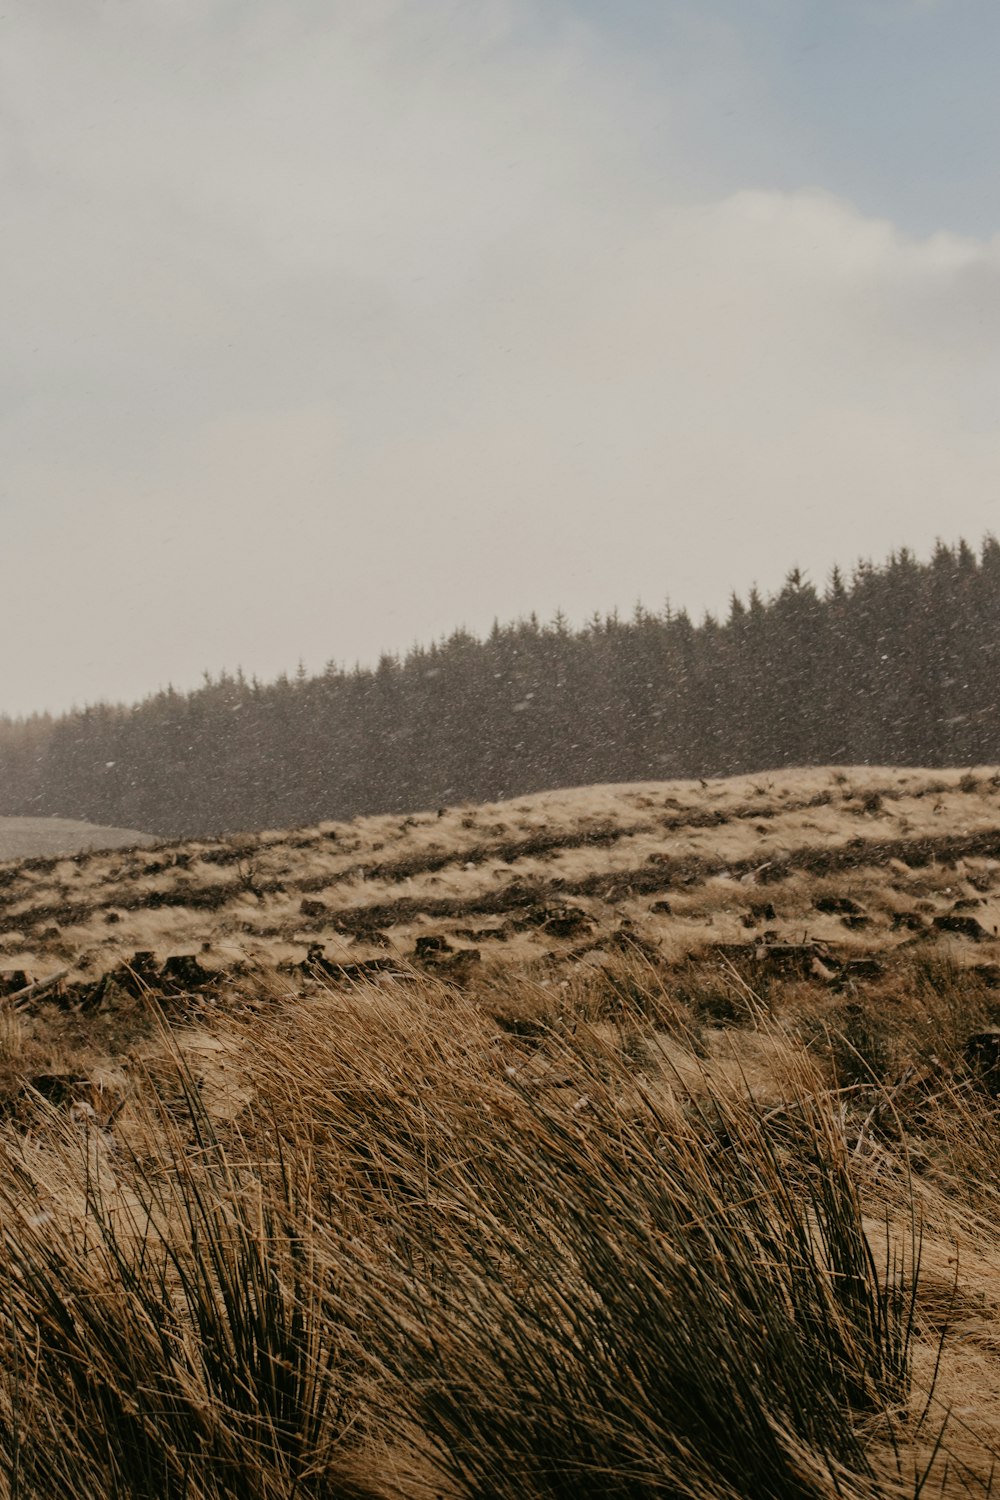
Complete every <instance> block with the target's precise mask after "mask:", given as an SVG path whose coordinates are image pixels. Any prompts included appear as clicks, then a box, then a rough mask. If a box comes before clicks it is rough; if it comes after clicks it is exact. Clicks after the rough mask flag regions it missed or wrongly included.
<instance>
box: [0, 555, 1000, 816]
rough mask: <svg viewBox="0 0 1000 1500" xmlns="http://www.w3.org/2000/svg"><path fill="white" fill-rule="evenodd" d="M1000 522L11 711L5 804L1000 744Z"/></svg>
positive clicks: (269, 795)
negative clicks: (719, 613) (351, 655)
mask: <svg viewBox="0 0 1000 1500" xmlns="http://www.w3.org/2000/svg"><path fill="white" fill-rule="evenodd" d="M998 682H1000V543H998V542H997V541H996V540H995V539H994V538H992V537H988V538H987V539H986V540H985V541H984V542H983V544H982V546H981V547H980V548H979V550H978V552H977V551H976V550H975V549H973V548H972V547H970V546H969V545H968V544H967V543H965V542H960V543H959V544H958V545H957V546H955V547H949V546H946V545H944V544H943V543H941V544H939V545H938V546H937V548H936V550H935V551H934V554H933V556H932V557H931V558H930V559H929V560H928V561H926V562H921V561H920V560H918V559H917V558H916V557H915V556H914V555H913V554H912V553H911V552H909V551H908V550H906V549H904V550H902V551H900V552H897V553H894V554H893V555H892V556H891V557H890V558H889V559H888V560H887V561H886V562H885V563H884V564H882V565H880V566H876V565H873V564H872V563H867V562H866V563H860V564H858V566H857V567H856V568H855V569H854V570H853V573H852V574H851V575H850V576H849V577H848V578H845V577H844V576H843V575H842V574H841V572H840V571H839V570H836V569H835V570H834V572H833V574H832V576H831V578H830V580H829V582H828V584H827V586H826V587H825V588H824V589H823V590H822V591H819V590H817V589H816V588H815V587H814V586H813V585H812V584H811V583H810V582H809V581H808V580H807V579H805V578H804V577H803V576H802V574H801V573H800V572H799V571H798V570H793V571H792V572H791V573H789V575H788V577H787V578H786V580H785V583H784V586H783V587H782V588H781V589H780V590H779V591H778V592H777V593H776V594H774V595H773V596H772V597H769V598H767V599H764V598H762V597H761V595H760V594H759V593H758V591H757V590H756V589H754V590H753V591H751V593H750V595H749V598H747V599H742V598H739V597H737V596H735V595H734V596H733V598H732V600H731V604H730V607H729V611H728V614H727V617H726V618H725V619H724V620H722V619H717V618H715V617H713V616H712V615H706V616H705V618H704V620H703V621H701V623H699V624H695V623H694V622H693V621H692V620H691V619H690V617H689V616H688V615H687V614H686V613H685V612H684V611H683V610H681V611H677V612H674V611H672V610H670V609H669V608H668V609H665V610H664V611H663V612H661V613H652V612H649V611H647V610H645V609H641V608H637V609H636V610H635V612H634V613H633V615H632V616H631V617H630V618H628V619H623V618H620V617H619V616H618V615H617V614H612V615H609V616H600V617H598V616H595V617H594V618H593V619H592V620H591V621H589V622H588V623H587V624H586V625H585V626H583V627H582V628H579V629H572V628H570V627H569V626H568V625H567V624H566V621H565V620H564V619H562V618H561V617H559V616H557V617H556V619H555V620H553V621H551V622H550V623H547V624H541V623H539V621H538V620H537V619H536V618H535V617H533V616H532V617H531V618H529V619H527V620H520V621H518V622H516V623H513V624H509V625H505V626H501V625H496V626H494V628H493V630H492V632H491V633H490V635H489V636H488V637H487V638H486V639H478V638H477V637H475V636H473V635H470V634H468V633H467V632H465V631H456V632H455V633H454V634H453V635H451V636H450V637H449V638H448V639H446V640H443V641H440V642H437V643H435V644H433V645H430V646H426V647H418V648H414V649H413V650H411V651H410V652H409V653H408V654H407V655H406V656H405V657H402V658H400V657H395V656H384V657H383V658H382V660H381V661H380V662H379V663H378V665H377V666H376V667H374V668H371V669H368V668H361V667H358V668H355V669H354V670H352V671H350V670H344V669H342V668H340V667H338V666H335V665H334V664H332V663H331V665H330V666H328V667H327V669H326V670H325V671H324V672H322V673H320V674H318V675H316V676H309V675H307V674H306V673H305V672H303V671H301V670H300V672H299V673H298V675H297V676H294V677H287V676H283V677H280V678H279V679H278V680H277V681H275V682H270V683H261V682H258V681H257V680H255V679H247V678H246V677H245V676H244V675H243V673H242V672H236V673H235V675H233V674H228V673H224V674H223V675H222V676H220V677H218V678H215V679H212V678H210V677H206V679H205V682H204V684H203V686H201V687H199V688H198V689H196V690H195V691H193V692H189V693H180V692H176V691H175V690H174V689H172V688H168V689H166V690H165V691H161V692H158V693H156V694H154V695H153V696H151V697H149V698H147V699H145V700H144V701H143V702H141V703H139V704H136V705H133V706H123V705H110V704H98V705H95V706H92V707H87V708H84V709H80V710H75V711H73V712H72V713H68V714H65V715H63V716H60V717H55V718H53V717H50V716H48V715H36V716H33V717H31V718H27V719H19V720H12V719H0V815H4V816H12V815H13V816H25V815H34V816H41V815H51V816H59V817H69V818H84V819H87V820H89V821H92V822H96V823H103V824H115V825H118V826H121V827H129V828H140V829H144V830H148V831H150V832H153V833H157V834H161V835H164V836H176V837H181V836H186V835H192V834H208V833H216V832H228V831H234V830H238V829H251V828H265V827H286V826H294V825H296V824H303V823H311V822H315V821H316V820H318V819H320V818H347V817H353V816H355V815H357V814H361V813H375V812H403V811H409V810H414V809H417V808H427V807H434V806H437V805H440V804H443V803H446V802H461V801H477V802H478V801H493V800H497V799H500V798H504V797H512V796H521V795H524V794H526V793H529V792H534V791H541V790H544V789H546V788H551V787H556V786H574V785H583V784H587V783H590V782H614V781H639V780H648V779H661V778H668V777H687V776H701V777H710V776H726V775H732V774H736V773H741V772H749V771H759V770H765V769H772V768H777V767H779V766H788V765H810V764H827V763H839V764H845V765H846V764H884V765H903V764H913V765H923V766H943V765H966V764H982V763H990V762H995V761H1000V691H998Z"/></svg>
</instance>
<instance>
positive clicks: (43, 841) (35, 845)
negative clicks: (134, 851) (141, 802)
mask: <svg viewBox="0 0 1000 1500" xmlns="http://www.w3.org/2000/svg"><path fill="white" fill-rule="evenodd" d="M154 842H155V840H154V839H153V838H152V837H151V835H150V834H148V833H139V832H138V830H137V829H135V828H102V827H101V826H100V825H99V824H97V823H80V822H76V821H74V820H73V819H71V818H0V860H9V859H32V858H34V857H35V856H38V855H52V854H79V853H82V852H83V851H85V850H88V849H128V848H132V847H134V846H135V845H137V844H152V843H154Z"/></svg>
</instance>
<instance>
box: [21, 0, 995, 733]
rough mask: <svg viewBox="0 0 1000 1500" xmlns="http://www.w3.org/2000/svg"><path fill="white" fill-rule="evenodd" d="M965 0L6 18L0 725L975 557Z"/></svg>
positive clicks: (974, 98)
mask: <svg viewBox="0 0 1000 1500" xmlns="http://www.w3.org/2000/svg"><path fill="white" fill-rule="evenodd" d="M998 57H1000V6H997V5H996V4H995V3H994V0H836V3H833V0H615V3H614V4H609V3H607V0H281V3H280V4H279V3H277V0H44V3H42V4H40V3H38V0H7V3H6V5H5V6H4V7H3V8H2V9H0V173H2V193H3V198H2V201H3V205H4V219H3V233H2V234H0V288H2V291H0V298H2V299H3V319H2V329H3V336H2V339H0V544H2V545H0V558H2V585H0V597H2V601H3V612H4V616H5V628H4V629H3V631H2V633H0V714H2V713H7V714H10V715H21V714H27V713H30V712H32V711H35V710H45V709H47V710H50V711H60V710H63V709H66V708H69V707H70V706H71V705H74V704H75V705H82V704H84V703H92V702H96V701H100V700H113V701H132V700H136V699H139V698H141V697H143V696H145V695H146V694H147V693H150V692H155V691H156V690H158V689H159V688H161V687H164V686H166V685H167V684H168V683H170V684H173V685H174V686H175V687H179V688H188V687H192V686H195V685H197V683H198V682H199V681H200V680H201V678H202V674H203V673H204V672H206V671H207V672H210V673H212V674H217V673H218V672H219V671H221V670H223V669H228V670H234V669H236V668H237V667H242V668H243V669H244V671H246V672H247V673H248V674H255V675H257V676H259V677H261V678H264V679H269V678H272V677H274V676H276V675H277V674H278V673H280V672H282V671H286V670H287V671H290V672H291V671H294V670H295V669H296V667H297V664H298V663H299V662H300V661H301V662H303V663H304V664H305V666H306V668H307V669H308V670H310V671H313V670H322V668H323V667H324V666H325V664H326V663H328V662H330V661H333V662H337V663H340V664H343V665H345V666H348V667H350V666H352V665H353V664H354V663H355V662H358V661H360V662H362V663H365V664H370V663H374V662H375V661H377V659H378V657H379V655H380V654H381V653H382V652H397V653H405V652H406V650H407V649H408V648H409V647H410V646H411V645H412V644H414V643H416V642H420V643H429V642H430V641H431V640H434V639H438V638H440V637H441V636H443V635H447V634H449V633H450V632H451V631H452V630H454V629H455V628H458V627H462V628H466V629H469V630H473V631H477V632H485V631H487V630H488V629H489V628H490V625H491V624H492V622H493V620H494V619H500V620H501V621H506V620H510V619H514V618H517V617H518V616H521V615H523V614H526V613H528V612H530V611H535V612H536V613H537V614H538V615H539V616H540V617H541V618H543V619H546V618H550V617H551V616H552V615H554V614H555V612H556V611H557V610H561V611H562V612H563V613H564V614H565V615H566V616H567V617H568V618H569V619H570V621H572V622H574V623H580V622H582V621H584V620H585V619H586V618H588V617H589V616H591V615H592V614H593V613H594V612H595V611H601V612H604V611H607V610H611V609H614V608H618V609H619V610H621V611H622V612H628V611H630V610H631V608H632V607H633V606H634V605H635V604H636V603H637V602H639V601H641V602H642V603H643V604H644V605H645V606H646V607H647V608H649V609H659V608H661V607H663V605H664V604H665V603H666V601H668V600H669V601H670V602H671V603H672V605H673V607H675V608H680V607H684V608H687V609H688V610H689V611H690V612H691V613H692V615H693V616H694V617H696V618H699V617H700V616H701V614H702V613H703V611H704V610H706V609H710V610H712V611H715V612H720V611H721V612H724V611H725V609H726V606H727V601H728V598H729V595H730V593H731V591H732V590H734V589H735V590H736V591H737V592H739V593H742V594H745V593H746V592H747V591H748V590H749V588H750V587H751V585H752V584H754V583H756V584H757V585H758V586H759V587H760V588H761V589H762V591H763V592H765V593H769V592H771V591H773V590H775V589H777V588H779V587H780V585H781V582H782V580H783V578H784V576H785V574H786V573H787V572H788V570H789V569H790V568H792V567H793V566H797V567H800V568H802V569H803V570H804V571H805V572H806V573H807V575H808V576H809V577H810V578H811V579H812V580H813V581H814V582H815V583H816V585H817V586H818V587H822V586H823V584H824V583H825V581H826V579H827V577H828V574H829V571H830V569H831V567H832V566H833V565H834V564H835V563H839V564H840V565H841V566H842V567H845V568H847V569H848V570H849V569H850V567H851V565H852V564H853V563H855V562H856V561H857V560H858V559H859V558H873V559H875V560H879V559H881V558H883V557H884V556H886V555H887V554H888V553H889V552H890V551H891V550H893V549H894V548H898V547H900V546H903V545H907V546H909V547H911V548H913V549H914V550H915V551H916V552H917V553H918V554H919V555H926V554H927V553H928V552H929V551H930V549H931V548H932V546H933V544H934V542H935V539H936V538H938V537H944V538H945V539H946V540H955V539H957V538H958V537H960V536H964V537H966V538H967V539H968V540H970V541H972V542H974V543H975V542H978V541H979V540H980V539H981V538H982V536H983V535H984V534H985V533H987V532H990V531H993V530H1000V506H998V497H1000V166H998V159H997V151H996V143H997V141H998V139H1000V90H998V89H997V88H996V86H995V77H996V65H997V60H998Z"/></svg>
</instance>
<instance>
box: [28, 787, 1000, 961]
mask: <svg viewBox="0 0 1000 1500" xmlns="http://www.w3.org/2000/svg"><path fill="white" fill-rule="evenodd" d="M818 902H821V903H822V904H823V907H825V909H821V908H820V907H819V906H818V905H817V903H818ZM838 903H839V906H838ZM841 908H843V909H841ZM855 908H856V909H855ZM560 913H561V915H560ZM0 917H2V921H3V929H2V937H0V950H2V953H3V962H4V963H5V964H6V965H7V966H8V967H11V968H24V969H29V970H31V971H32V972H34V971H35V970H39V971H44V970H45V969H46V968H47V967H48V968H54V967H60V966H68V968H69V971H70V975H69V977H70V979H71V980H73V981H78V980H79V981H84V980H92V979H94V978H96V977H99V976H100V975H102V974H103V973H105V972H107V971H108V970H109V969H111V968H113V967H114V966H115V965H116V964H118V963H120V962H121V961H123V960H125V959H128V958H129V957H130V956H131V955H132V953H133V952H135V951H136V950H142V951H152V952H154V953H156V954H157V955H161V956H167V955H169V954H173V953H187V954H193V953H196V952H197V953H199V954H200V955H201V959H200V961H201V962H202V963H203V964H204V965H205V966H206V967H213V968H220V969H225V968H226V967H227V966H228V965H229V964H230V963H231V962H232V961H233V960H234V958H235V957H236V956H239V957H240V958H242V959H244V960H252V961H254V962H257V963H264V964H281V963H292V962H298V961H301V960H303V959H304V958H305V956H306V953H307V952H308V951H309V950H310V949H312V948H314V946H315V945H316V944H319V945H321V946H322V948H323V953H324V956H325V958H327V959H329V960H330V961H332V962H335V963H357V962H359V961H361V960H378V961H379V962H383V963H384V962H385V954H386V953H387V952H389V953H393V954H398V955H399V956H400V957H403V956H405V955H406V954H408V953H409V952H411V950H412V948H413V945H414V943H415V942H416V940H417V939H418V938H420V937H421V936H425V935H427V934H429V933H430V934H438V935H441V936H444V937H446V938H447V939H448V940H449V941H450V942H452V943H453V944H454V946H456V947H457V948H463V949H466V950H468V949H471V948H474V949H476V951H477V952H478V953H479V954H480V956H481V958H482V960H483V961H484V962H485V963H486V965H487V967H488V968H490V967H497V966H499V967H501V968H504V969H508V968H513V969H520V968H522V967H523V966H525V965H527V966H530V965H532V964H537V963H539V962H546V963H550V964H552V965H553V966H554V967H555V968H557V969H558V970H559V971H560V973H561V972H562V970H563V969H564V968H566V967H567V966H573V965H579V964H588V963H593V962H595V959H594V958H593V954H594V952H595V949H594V948H593V947H591V948H590V949H589V951H588V952H584V953H582V954H579V953H578V951H577V950H579V949H580V948H581V947H583V948H584V949H587V947H588V942H589V940H591V939H593V940H594V942H595V943H601V942H607V941H608V940H609V939H610V937H611V936H612V935H614V934H615V933H617V932H620V931H621V929H622V927H623V924H624V925H625V927H626V929H628V928H629V927H631V928H632V929H634V931H635V933H636V934H637V935H638V936H641V939H642V941H643V942H648V943H650V944H652V945H655V947H656V949H657V952H658V953H659V954H660V956H661V958H662V959H664V960H668V961H672V960H679V959H682V958H683V957H685V956H686V955H688V954H690V953H692V952H698V951H701V950H704V949H705V948H706V947H713V946H718V945H720V944H722V945H732V944H740V943H743V944H746V943H748V942H751V941H756V942H760V941H762V940H763V935H764V934H765V933H771V934H773V935H774V937H775V939H776V940H780V941H782V942H791V941H795V942H802V941H803V940H805V939H809V940H814V941H816V942H820V943H823V944H826V945H830V946H832V947H833V948H836V949H837V951H838V952H842V953H844V954H847V955H849V956H866V955H871V954H880V955H881V954H884V955H887V956H892V955H893V954H894V953H896V952H897V951H899V950H901V949H902V950H910V949H913V948H917V949H918V950H919V951H920V952H921V953H927V952H930V951H932V950H933V951H940V952H941V953H946V954H947V955H949V957H952V958H954V959H955V961H956V962H959V963H972V962H973V961H974V962H975V963H976V965H978V966H979V967H983V965H984V964H986V963H989V962H992V961H993V960H994V959H995V958H997V957H1000V948H997V947H996V945H995V944H994V935H995V931H996V927H997V925H998V924H1000V776H997V775H994V774H993V773H992V771H990V770H985V771H982V770H980V771H971V772H958V771H951V772H922V771H914V770H891V769H878V768H856V769H853V770H852V769H846V770H845V769H840V768H834V769H818V770H809V771H781V772H775V773H773V774H771V775H768V776H764V777H737V778H732V779H729V780H721V781H713V782H708V783H702V782H699V781H688V782H662V783H658V782H644V783H638V784H635V785H631V786H620V787H585V788H580V789H578V790H571V791H566V792H553V793H545V794H540V795H537V796H534V797H526V798H519V799H517V800H515V801H513V802H510V803H507V802H503V803H494V804H487V805H484V806H479V807H467V808H448V809H441V810H440V811H439V812H428V813H422V814H415V815H413V816H410V817H406V818H398V817H390V816H382V817H369V818H358V819H355V820H353V821H352V822H349V823H333V822H331V823H323V824H321V825H319V826H317V827H314V828H302V829H296V830H294V831H292V832H262V833H260V834H255V835H248V836H239V837H233V838H229V839H221V840H191V841H188V842H185V843H179V844H162V845H158V846H157V847H155V848H153V849H150V850H148V851H147V850H125V851H118V850H113V851H107V852H102V853H93V854H88V855H76V856H72V857H66V858H61V859H60V858H56V857H51V858H44V859H33V860H26V861H21V862H19V863H16V864H7V865H6V866H3V867H0Z"/></svg>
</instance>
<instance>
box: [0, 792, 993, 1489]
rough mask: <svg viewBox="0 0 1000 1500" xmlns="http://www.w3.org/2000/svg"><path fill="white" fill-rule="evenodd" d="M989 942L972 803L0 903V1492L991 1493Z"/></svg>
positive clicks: (386, 845)
mask: <svg viewBox="0 0 1000 1500" xmlns="http://www.w3.org/2000/svg"><path fill="white" fill-rule="evenodd" d="M998 926H1000V774H997V773H996V772H995V770H994V768H974V769H972V770H968V771H934V772H929V771H920V770H898V769H895V770H889V769H873V768H864V769H851V768H838V769H813V770H809V771H781V772H775V773H773V774H767V775H761V776H755V777H741V778H736V779H732V780H726V781H712V782H670V783H642V784H636V785H631V786H617V787H591V788H583V789H577V790H572V791H565V792H553V793H548V794H544V795H540V796H532V797H526V798H520V799H517V800H516V801H513V802H511V803H497V804H492V805H489V806H475V807H462V808H447V809H440V810H438V809H431V810H428V811H426V812H422V813H418V814H413V815H411V816H408V817H400V816H393V817H388V816H386V817H371V818H364V819H356V820H354V821H353V822H349V823H326V824H321V825H319V826H318V827H314V828H306V829H296V830H291V831H289V830H283V831H273V832H261V833H256V834H247V835H241V836H234V837H230V838H226V839H222V840H189V841H187V842H185V843H182V844H162V845H154V846H153V847H150V848H133V849H121V848H119V849H113V850H107V851H102V852H96V853H81V854H73V853H70V854H68V855H65V856H60V855H57V854H47V855H42V856H39V857H35V858H28V859H22V860H19V861H16V862H9V863H7V864H5V865H0V989H2V990H3V991H4V993H5V999H4V1000H3V1001H2V1002H0V1003H2V1005H3V1012H2V1017H0V1020H2V1035H0V1094H2V1104H3V1111H4V1121H3V1124H2V1127H0V1148H2V1150H3V1153H4V1158H5V1165H4V1169H3V1173H2V1178H0V1219H2V1222H3V1225H4V1228H3V1230H2V1231H0V1233H2V1235H3V1242H4V1255H3V1260H2V1264H0V1340H2V1341H3V1342H4V1346H5V1347H4V1351H3V1354H4V1358H3V1360H2V1362H0V1363H2V1369H3V1374H2V1375H0V1474H2V1478H0V1483H2V1484H3V1485H4V1486H5V1491H4V1492H6V1493H9V1494H11V1495H14V1494H16V1495H30V1496H42V1495H49V1494H52V1493H55V1492H56V1491H57V1489H60V1488H61V1489H66V1488H69V1489H70V1492H72V1493H75V1494H81V1495H93V1496H95V1497H96V1496H103V1495H112V1494H113V1495H128V1496H133V1495H135V1496H139V1495H142V1496H146V1495H149V1496H152V1495H160V1494H169V1495H174V1494H176V1495H184V1496H190V1497H196V1496H213V1497H214V1496H220V1497H221V1496H223V1495H230V1494H237V1495H241V1496H242V1495H247V1496H254V1497H261V1500H263V1497H264V1496H268V1497H270V1496H288V1497H291V1496H292V1495H297V1496H298V1495H316V1496H321V1495H322V1496H327V1495H329V1496H335V1495H343V1496H350V1495H354V1496H363V1495H369V1496H387V1495H392V1494H396V1495H407V1496H416V1495H428V1496H430V1495H449V1496H450V1495H454V1496H477V1497H479V1496H482V1497H486V1496H493V1495H499V1496H510V1497H512V1500H513V1497H515V1496H526V1497H534V1496H562V1495H568V1494H570V1493H573V1494H574V1495H580V1494H585V1495H593V1496H598V1495H601V1496H603V1495H616V1496H617V1495H621V1496H629V1497H640V1496H641V1497H644V1496H647V1495H649V1496H654V1495H656V1496H675V1495H676V1496H681V1495H690V1496H699V1497H705V1500H707V1497H709V1496H711V1497H716V1496H748V1497H749V1496H754V1497H755V1496H772V1495H773V1496H781V1497H786V1496H787V1497H792V1496H795V1497H798V1496H834V1495H840V1496H851V1497H853V1496H875V1495H878V1496H890V1495H909V1496H916V1495H918V1494H945V1495H951V1494H985V1493H988V1492H989V1490H990V1486H991V1483H992V1474H993V1465H994V1461H995V1457H996V1456H997V1455H998V1454H1000V1416H998V1413H1000V1231H998V1229H997V1227H996V1209H997V1202H998V1191H1000V1171H998V1165H997V1162H998V1160H1000V1157H998V1153H997V1144H998V1113H997V1111H998V1104H997V1096H998V1095H1000V939H998V936H997V929H998ZM56 1434H58V1435H59V1436H58V1439H56V1437H55V1435H56Z"/></svg>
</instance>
